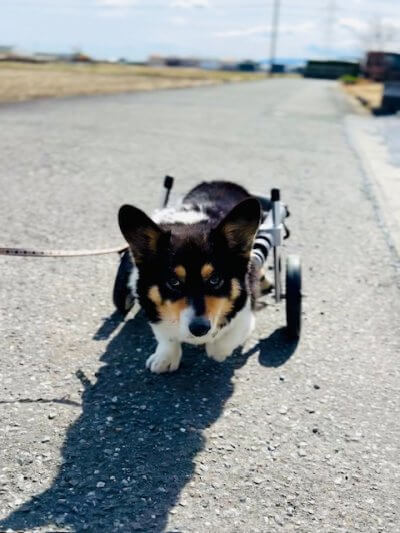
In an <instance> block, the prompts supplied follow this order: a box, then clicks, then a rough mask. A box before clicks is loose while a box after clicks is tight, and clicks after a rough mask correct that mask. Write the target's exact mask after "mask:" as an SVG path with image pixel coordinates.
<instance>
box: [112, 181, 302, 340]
mask: <svg viewBox="0 0 400 533" xmlns="http://www.w3.org/2000/svg"><path fill="white" fill-rule="evenodd" d="M173 183H174V179H173V178H172V177H171V176H166V177H165V180H164V188H165V194H164V195H163V196H164V197H163V202H162V207H166V206H167V205H168V201H169V196H170V193H171V189H172V187H173ZM254 196H255V197H256V198H257V199H258V201H259V202H260V205H261V208H262V212H263V216H262V221H261V224H260V226H259V228H258V231H257V234H256V238H255V241H254V245H253V250H252V253H251V261H252V262H253V264H254V266H255V268H256V269H259V271H260V274H261V273H262V270H264V269H265V268H266V265H267V263H268V260H269V257H270V255H271V254H270V251H271V249H272V252H273V253H272V259H273V264H272V269H273V272H274V282H273V285H270V287H269V289H268V292H272V293H273V297H274V300H275V302H276V303H280V302H281V301H282V300H283V299H284V300H285V302H286V326H287V334H288V336H289V337H290V338H291V339H294V340H296V339H298V338H299V337H300V332H301V309H302V294H301V264H300V258H299V256H297V255H288V256H287V258H286V266H285V282H284V283H283V273H282V254H281V246H282V244H283V241H284V240H285V239H287V238H288V237H289V235H290V232H289V230H288V229H287V227H286V225H285V219H286V218H287V217H288V216H289V210H288V208H287V206H286V205H285V204H284V203H283V202H282V201H281V198H280V190H279V189H272V190H271V196H270V198H268V197H265V196H261V195H254ZM133 268H134V264H133V262H132V259H131V256H130V253H129V251H128V250H127V249H126V250H123V251H122V252H121V258H120V263H119V267H118V272H117V276H116V278H115V282H114V289H113V302H114V305H115V307H116V308H117V309H118V311H119V312H120V313H122V314H123V315H124V316H125V315H126V314H127V313H128V312H129V311H130V309H131V308H132V307H133V305H134V303H135V299H134V297H133V296H132V294H131V291H130V289H129V286H128V282H129V278H130V275H131V273H132V270H133Z"/></svg>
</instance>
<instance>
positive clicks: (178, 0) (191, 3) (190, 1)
mask: <svg viewBox="0 0 400 533" xmlns="http://www.w3.org/2000/svg"><path fill="white" fill-rule="evenodd" d="M209 5H210V2H209V0H173V1H172V2H171V3H170V7H181V8H184V9H188V8H191V7H208V6H209Z"/></svg>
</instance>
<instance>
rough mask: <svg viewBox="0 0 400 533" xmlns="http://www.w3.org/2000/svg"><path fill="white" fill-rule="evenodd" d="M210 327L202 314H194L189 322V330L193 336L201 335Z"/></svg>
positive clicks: (209, 323)
mask: <svg viewBox="0 0 400 533" xmlns="http://www.w3.org/2000/svg"><path fill="white" fill-rule="evenodd" d="M210 329H211V322H210V321H209V320H208V319H207V318H204V317H202V316H196V317H194V318H193V319H192V320H191V321H190V322H189V331H190V333H191V334H192V335H194V336H195V337H203V336H204V335H206V334H207V333H208V332H209V331H210Z"/></svg>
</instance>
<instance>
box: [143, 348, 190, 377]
mask: <svg viewBox="0 0 400 533" xmlns="http://www.w3.org/2000/svg"><path fill="white" fill-rule="evenodd" d="M181 355H182V352H181V350H180V349H178V350H176V351H167V352H166V351H161V350H158V349H157V350H156V351H155V352H154V353H153V355H150V357H149V358H148V359H147V361H146V368H148V369H149V370H150V371H151V372H154V373H155V374H162V373H163V372H174V371H175V370H177V369H178V368H179V363H180V362H181Z"/></svg>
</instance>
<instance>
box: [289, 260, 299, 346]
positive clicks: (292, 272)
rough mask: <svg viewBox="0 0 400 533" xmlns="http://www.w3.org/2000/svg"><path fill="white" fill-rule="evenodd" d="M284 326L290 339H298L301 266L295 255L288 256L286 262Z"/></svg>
mask: <svg viewBox="0 0 400 533" xmlns="http://www.w3.org/2000/svg"><path fill="white" fill-rule="evenodd" d="M286 324H287V333H288V335H289V337H290V338H291V339H298V338H299V337H300V331H301V264H300V258H299V257H298V256H297V255H289V256H288V258H287V262H286Z"/></svg>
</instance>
